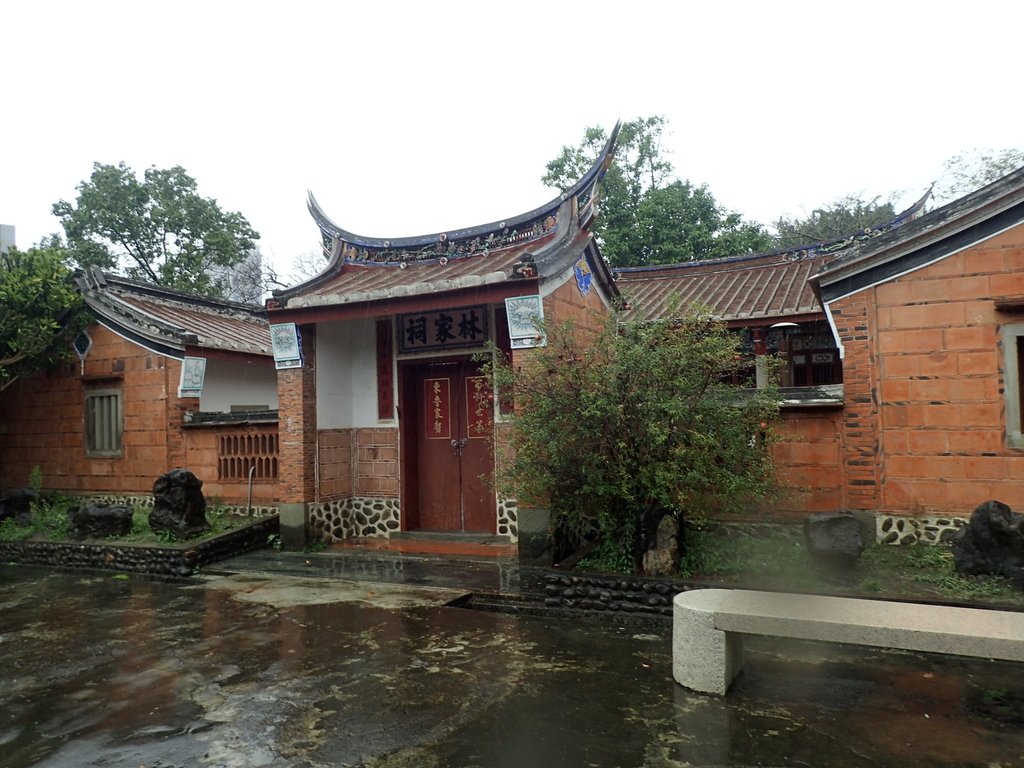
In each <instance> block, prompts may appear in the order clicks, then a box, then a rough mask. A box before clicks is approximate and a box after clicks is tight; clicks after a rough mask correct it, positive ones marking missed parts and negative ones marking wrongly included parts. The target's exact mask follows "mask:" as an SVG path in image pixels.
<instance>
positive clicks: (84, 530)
mask: <svg viewBox="0 0 1024 768" xmlns="http://www.w3.org/2000/svg"><path fill="white" fill-rule="evenodd" d="M132 513H133V510H132V508H131V507H129V506H126V505H124V504H84V505H82V506H80V507H72V508H71V509H70V510H69V511H68V536H69V537H71V538H72V539H76V540H78V541H81V540H82V539H105V538H107V537H108V536H127V535H128V534H129V533H131V532H132Z"/></svg>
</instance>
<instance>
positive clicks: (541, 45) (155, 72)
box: [0, 0, 1024, 271]
mask: <svg viewBox="0 0 1024 768" xmlns="http://www.w3.org/2000/svg"><path fill="white" fill-rule="evenodd" d="M0 27H2V29H3V31H4V35H3V44H2V47H0V56H2V61H3V68H2V71H3V73H4V74H3V75H2V76H0V84H2V88H0V94H2V98H3V105H4V109H3V121H2V123H0V222H2V223H5V224H13V225H15V226H16V227H17V238H18V244H19V245H20V246H22V247H27V246H29V245H31V244H32V243H34V242H36V241H38V240H39V238H41V237H42V236H44V235H46V234H48V233H50V232H54V231H57V230H58V229H59V224H58V222H57V220H56V219H55V218H54V217H53V216H52V215H51V214H50V208H51V206H52V204H53V203H54V202H55V201H57V200H58V199H61V198H64V199H68V200H72V199H73V198H74V196H75V186H76V184H78V183H79V182H80V181H82V180H83V179H86V178H88V176H89V174H90V173H91V171H92V163H93V162H102V163H117V162H119V161H122V160H123V161H125V162H127V163H128V164H129V165H130V166H132V167H133V168H134V169H135V170H136V171H138V172H140V173H141V171H142V170H143V169H145V168H146V167H148V166H150V165H156V166H157V167H161V168H165V167H170V166H172V165H181V166H183V167H184V168H185V169H186V170H187V171H188V172H189V173H190V174H191V175H192V176H193V177H195V178H196V180H197V181H198V184H199V192H200V193H201V194H202V195H204V196H207V197H213V198H216V199H217V200H218V201H219V203H220V204H221V206H222V207H224V208H225V209H228V210H237V211H240V212H241V213H242V214H243V215H245V216H246V217H247V218H248V219H249V221H250V222H251V223H252V224H253V226H254V227H255V228H256V229H257V231H259V232H260V233H261V235H262V239H261V241H260V245H261V248H262V251H263V253H264V254H265V255H266V256H269V257H270V258H271V259H272V261H273V263H274V264H276V265H277V266H278V268H279V269H281V270H282V271H287V270H288V267H289V265H290V264H291V262H292V260H293V259H294V257H295V256H297V255H299V254H301V253H303V252H308V251H311V250H313V249H315V248H316V247H317V237H318V235H317V230H316V227H315V226H314V225H313V223H312V219H310V217H309V214H308V213H307V211H306V208H305V197H306V190H307V189H310V190H312V191H313V192H314V194H315V195H316V196H317V199H318V201H319V202H320V204H321V206H322V207H323V208H324V210H325V211H326V212H327V214H328V215H329V216H330V217H331V218H332V219H334V220H335V221H336V222H337V223H338V224H339V225H341V226H342V227H344V228H346V229H348V230H350V231H352V232H355V233H357V234H362V235H369V236H377V237H400V236H407V235H416V234H427V233H431V232H437V231H442V230H446V229H454V228H458V227H464V226H471V225H474V224H480V223H485V222H488V221H494V220H499V219H502V218H506V217H510V216H513V215H515V214H518V213H521V212H523V211H526V210H528V209H532V208H534V207H536V206H538V205H540V204H542V203H544V202H547V200H549V199H550V198H552V197H553V196H554V192H553V191H552V190H549V189H547V188H545V187H544V186H543V185H542V184H541V183H540V181H539V179H540V177H541V176H542V175H543V173H544V165H545V163H546V162H547V161H548V160H550V159H552V158H553V157H555V156H556V155H557V154H558V151H559V149H560V148H561V147H562V146H563V145H565V144H575V143H577V142H578V141H579V139H580V138H581V137H582V134H583V130H584V128H585V127H586V126H588V125H603V126H605V127H606V128H610V127H611V126H612V125H613V124H614V122H615V120H616V119H619V118H622V119H624V120H629V119H633V118H635V117H638V116H647V115H653V114H663V115H665V116H666V117H667V118H668V120H669V126H670V133H669V135H668V136H667V141H666V149H667V150H668V151H669V152H670V158H671V160H672V161H673V163H674V164H675V167H676V170H677V172H678V174H679V175H680V176H681V177H682V178H687V179H689V180H691V181H693V182H695V183H698V184H699V183H705V182H706V183H707V184H708V185H709V187H710V189H711V191H712V193H713V194H714V195H715V197H716V198H717V199H718V201H719V202H720V203H722V204H724V205H726V206H728V207H729V208H731V209H733V210H737V211H739V212H740V213H742V214H743V215H744V216H746V217H748V218H751V219H755V220H759V221H762V222H764V223H768V222H769V221H771V220H772V219H774V218H776V217H778V216H779V215H780V214H800V213H803V212H806V211H809V210H811V209H812V208H813V207H814V206H816V205H820V204H822V203H826V202H829V201H831V200H833V199H835V198H836V197H839V196H841V195H844V194H847V193H862V194H866V195H869V196H873V195H875V194H887V193H889V192H891V191H894V190H902V191H904V192H905V193H906V199H909V198H913V197H916V196H917V195H919V194H920V193H921V192H923V190H924V189H925V188H927V186H928V185H929V184H930V183H931V182H932V181H933V180H935V179H936V178H937V177H938V176H939V175H940V173H941V170H942V163H943V161H944V160H945V159H947V158H948V157H950V156H951V155H953V154H955V153H957V152H960V151H963V150H969V149H972V148H975V147H994V148H1005V147H1024V99H1022V98H1021V79H1020V76H1021V72H1022V71H1024V66H1022V65H1021V63H1020V58H1019V39H1020V35H1021V31H1022V29H1024V4H1018V3H1010V2H1005V0H1000V1H999V2H990V1H989V0H975V1H974V2H972V3H968V4H964V3H956V4H954V3H948V2H941V1H937V0H932V2H906V1H901V2H893V0H889V1H888V2H875V1H874V0H868V1H866V2H856V3H853V2H845V3H832V2H823V1H821V0H819V1H818V2H715V3H698V2H674V3H669V2H661V3H655V2H643V1H642V0H633V2H630V3H622V2H616V3H606V2H602V1H600V0H597V1H595V2H588V3H556V2H553V0H548V1H547V2H524V1H522V0H518V1H517V2H515V3H496V2H481V1H480V0H477V2H467V3H451V2H441V1H440V0H439V1H438V2H434V3H425V2H374V3H370V2H347V3H346V2H330V3H328V2H323V3H314V2H303V1H302V0H290V2H285V3H282V2H276V3H265V2H244V3H243V2H226V1H224V0H220V1H214V0H205V2H190V1H188V0H185V1H181V2H174V3H169V2H165V3H157V2H138V1H137V0H135V1H134V2H123V3H122V2H104V1H103V0H94V1H93V2H88V3H84V2H80V1H79V2H61V1H57V2H48V3H35V2H15V3H7V4H5V6H4V9H3V12H2V14H0Z"/></svg>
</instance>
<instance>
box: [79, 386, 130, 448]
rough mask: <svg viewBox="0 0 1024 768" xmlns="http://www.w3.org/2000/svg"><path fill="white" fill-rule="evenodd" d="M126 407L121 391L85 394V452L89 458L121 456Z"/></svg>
mask: <svg viewBox="0 0 1024 768" xmlns="http://www.w3.org/2000/svg"><path fill="white" fill-rule="evenodd" d="M123 434H124V405H123V402H122V397H121V390H120V389H91V390H88V391H87V392H86V393H85V450H86V453H87V454H88V455H89V456H120V455H121V444H122V437H123Z"/></svg>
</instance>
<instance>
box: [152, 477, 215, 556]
mask: <svg viewBox="0 0 1024 768" xmlns="http://www.w3.org/2000/svg"><path fill="white" fill-rule="evenodd" d="M202 488H203V481H202V480H200V479H199V478H198V477H196V476H195V475H194V474H192V472H190V471H189V470H187V469H180V468H179V469H172V470H171V471H170V472H167V473H166V474H163V475H161V476H160V477H158V478H157V480H156V482H155V483H153V511H152V512H150V513H149V527H150V528H152V529H153V530H154V531H157V532H159V531H168V532H169V533H170V534H171V535H172V536H174V537H175V538H178V539H189V538H192V537H193V536H198V535H199V534H201V533H205V532H206V531H208V530H210V524H209V523H208V522H207V521H206V497H205V496H203V490H202Z"/></svg>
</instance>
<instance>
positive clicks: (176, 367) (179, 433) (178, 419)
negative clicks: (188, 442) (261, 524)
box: [153, 360, 215, 482]
mask: <svg viewBox="0 0 1024 768" xmlns="http://www.w3.org/2000/svg"><path fill="white" fill-rule="evenodd" d="M181 366H182V363H181V361H180V360H168V361H167V367H166V368H165V371H164V375H165V376H166V379H165V385H164V389H165V391H166V394H167V398H166V403H167V407H166V408H165V409H164V413H165V414H166V416H167V425H166V427H167V431H166V434H167V466H166V467H165V468H164V469H163V471H164V472H168V471H170V470H172V469H176V468H178V467H184V468H186V469H192V470H193V471H195V469H193V468H192V467H189V466H188V453H187V451H186V450H185V430H184V427H183V426H182V425H183V424H184V423H185V411H198V410H199V398H198V397H178V384H179V383H180V382H181ZM199 479H200V480H202V481H203V482H206V481H207V480H209V479H210V478H208V477H200V478H199ZM214 479H215V478H214ZM153 480H154V482H155V481H156V478H155V477H154V478H153Z"/></svg>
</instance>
